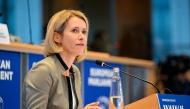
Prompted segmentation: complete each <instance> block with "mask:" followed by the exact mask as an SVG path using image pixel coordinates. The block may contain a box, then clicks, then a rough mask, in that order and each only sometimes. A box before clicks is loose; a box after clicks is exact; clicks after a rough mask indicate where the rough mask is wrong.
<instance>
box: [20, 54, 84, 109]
mask: <svg viewBox="0 0 190 109" xmlns="http://www.w3.org/2000/svg"><path fill="white" fill-rule="evenodd" d="M72 68H73V71H74V72H75V73H74V77H75V78H74V79H75V80H74V82H75V89H76V95H77V98H78V102H79V104H78V107H77V109H82V108H83V106H82V98H81V75H80V72H79V70H78V68H77V67H76V66H75V65H72ZM64 71H65V69H64V67H63V66H62V65H61V63H60V62H59V60H58V59H57V57H56V56H55V55H52V56H49V57H46V58H45V59H43V60H42V61H40V62H38V63H36V64H35V65H34V66H33V67H32V68H31V69H30V71H29V72H28V74H27V75H26V77H25V80H24V83H23V89H22V108H23V109H69V98H68V96H69V95H68V84H67V77H66V76H64V75H62V73H63V72H64Z"/></svg>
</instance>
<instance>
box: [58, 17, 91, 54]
mask: <svg viewBox="0 0 190 109" xmlns="http://www.w3.org/2000/svg"><path fill="white" fill-rule="evenodd" d="M62 35H63V36H62V39H61V42H62V46H63V52H66V53H69V55H73V56H78V55H82V54H83V51H84V48H85V47H86V43H87V37H88V36H87V35H88V31H87V27H86V23H85V21H84V20H82V19H81V18H79V17H71V18H70V19H69V20H68V22H67V23H66V26H65V29H64V30H63V34H62Z"/></svg>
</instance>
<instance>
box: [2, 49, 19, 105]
mask: <svg viewBox="0 0 190 109" xmlns="http://www.w3.org/2000/svg"><path fill="white" fill-rule="evenodd" d="M0 109H20V53H17V52H7V51H0Z"/></svg>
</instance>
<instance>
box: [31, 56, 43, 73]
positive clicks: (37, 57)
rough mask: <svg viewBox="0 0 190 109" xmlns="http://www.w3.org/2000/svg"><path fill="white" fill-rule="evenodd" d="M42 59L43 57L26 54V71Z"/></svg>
mask: <svg viewBox="0 0 190 109" xmlns="http://www.w3.org/2000/svg"><path fill="white" fill-rule="evenodd" d="M42 59H44V56H43V55H40V54H28V70H30V69H31V68H32V66H33V65H34V64H36V63H37V62H38V61H40V60H42Z"/></svg>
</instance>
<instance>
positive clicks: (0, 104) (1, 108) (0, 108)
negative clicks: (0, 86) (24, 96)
mask: <svg viewBox="0 0 190 109" xmlns="http://www.w3.org/2000/svg"><path fill="white" fill-rule="evenodd" d="M3 105H4V104H3V99H2V98H1V97H0V109H4V108H3Z"/></svg>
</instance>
